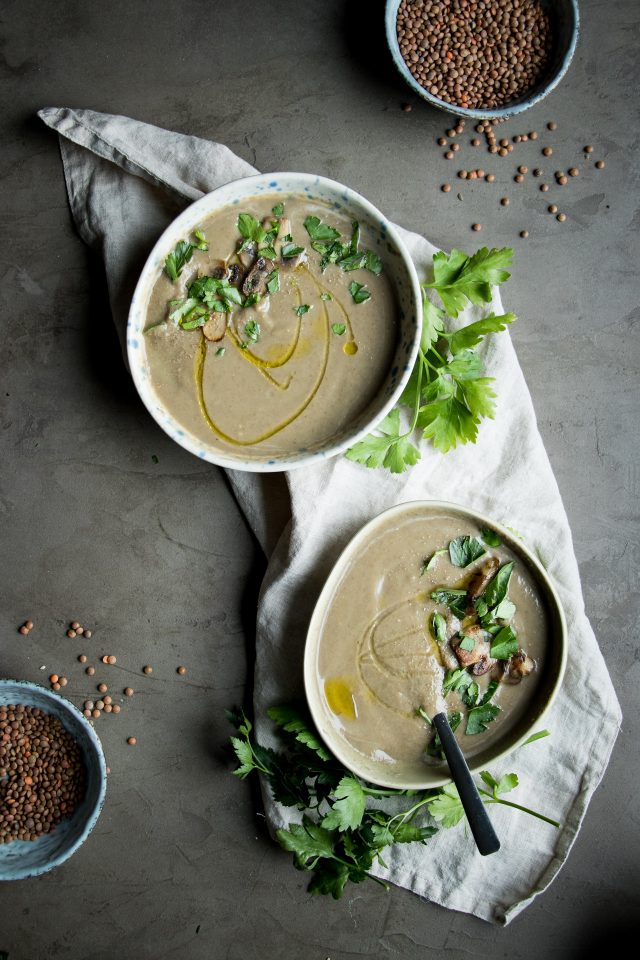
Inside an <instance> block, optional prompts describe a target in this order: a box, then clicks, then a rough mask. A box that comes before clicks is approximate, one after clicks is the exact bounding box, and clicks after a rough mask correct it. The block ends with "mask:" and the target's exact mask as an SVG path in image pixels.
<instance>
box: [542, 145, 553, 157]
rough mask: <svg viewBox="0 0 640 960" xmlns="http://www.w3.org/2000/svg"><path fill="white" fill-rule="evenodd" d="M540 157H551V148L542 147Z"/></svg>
mask: <svg viewBox="0 0 640 960" xmlns="http://www.w3.org/2000/svg"><path fill="white" fill-rule="evenodd" d="M542 155H543V156H544V157H551V156H553V150H552V148H551V147H543V148H542Z"/></svg>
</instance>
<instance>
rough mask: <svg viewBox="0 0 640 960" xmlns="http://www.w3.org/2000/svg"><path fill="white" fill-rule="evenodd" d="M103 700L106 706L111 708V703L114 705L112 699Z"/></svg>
mask: <svg viewBox="0 0 640 960" xmlns="http://www.w3.org/2000/svg"><path fill="white" fill-rule="evenodd" d="M102 699H103V700H104V703H105V706H107V707H108V706H109V704H110V703H112V698H111V697H103V698H102Z"/></svg>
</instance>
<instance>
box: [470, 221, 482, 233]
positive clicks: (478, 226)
mask: <svg viewBox="0 0 640 960" xmlns="http://www.w3.org/2000/svg"><path fill="white" fill-rule="evenodd" d="M471 229H472V230H475V232H476V233H477V232H478V231H479V230H482V224H481V223H472V224H471Z"/></svg>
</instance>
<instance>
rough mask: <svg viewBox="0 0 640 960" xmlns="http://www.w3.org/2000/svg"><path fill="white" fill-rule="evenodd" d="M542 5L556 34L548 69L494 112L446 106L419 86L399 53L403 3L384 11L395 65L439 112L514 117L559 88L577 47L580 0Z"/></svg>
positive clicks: (392, 2)
mask: <svg viewBox="0 0 640 960" xmlns="http://www.w3.org/2000/svg"><path fill="white" fill-rule="evenodd" d="M541 2H542V6H543V7H544V8H545V10H546V11H547V14H548V15H549V18H550V22H551V29H552V32H553V41H552V49H551V57H550V62H549V65H548V67H547V69H546V71H545V72H544V73H543V75H542V76H541V77H540V78H539V80H538V81H537V82H536V83H535V84H534V86H533V87H531V89H530V90H527V92H526V93H524V94H523V95H522V96H520V97H517V98H515V99H514V100H510V101H509V102H508V103H506V104H503V105H502V106H500V107H496V108H494V109H490V110H489V109H487V110H483V109H481V108H477V109H473V110H472V109H466V108H465V107H459V106H457V105H456V104H452V103H447V102H446V100H441V99H440V98H439V97H436V96H434V95H433V94H432V93H430V92H429V91H428V90H425V88H424V87H422V86H420V84H419V83H418V81H417V80H416V79H415V77H414V76H413V74H412V73H411V71H410V70H409V67H408V66H407V64H406V62H405V60H404V58H403V56H402V54H401V53H400V45H399V43H398V34H397V32H396V21H397V18H398V7H399V6H400V3H401V0H387V6H386V11H385V30H386V35H387V45H388V47H389V51H390V53H391V57H392V59H393V62H394V63H395V65H396V67H397V68H398V70H399V72H400V74H401V75H402V77H403V78H404V80H405V81H406V82H407V83H408V84H409V86H410V87H411V89H412V90H413V92H414V93H416V94H417V95H418V96H419V97H421V98H422V99H423V100H426V101H427V102H428V103H430V104H431V105H432V106H434V107H437V108H438V109H439V110H445V111H446V112H447V113H452V114H454V115H455V116H457V117H468V118H469V119H471V120H497V119H499V118H501V117H514V116H517V115H518V114H520V113H524V111H525V110H528V109H529V107H533V106H534V105H535V104H536V103H539V102H540V101H541V100H543V99H544V98H545V97H546V96H547V94H549V93H551V91H552V90H553V89H554V88H555V87H557V86H558V84H559V83H560V81H561V80H562V78H563V77H564V75H565V73H566V72H567V70H568V69H569V64H570V63H571V60H572V59H573V54H574V53H575V49H576V44H577V43H578V35H579V32H580V14H579V12H578V3H577V0H541Z"/></svg>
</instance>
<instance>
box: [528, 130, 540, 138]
mask: <svg viewBox="0 0 640 960" xmlns="http://www.w3.org/2000/svg"><path fill="white" fill-rule="evenodd" d="M537 139H538V134H537V131H535V130H532V131H531V133H530V134H529V140H537Z"/></svg>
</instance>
